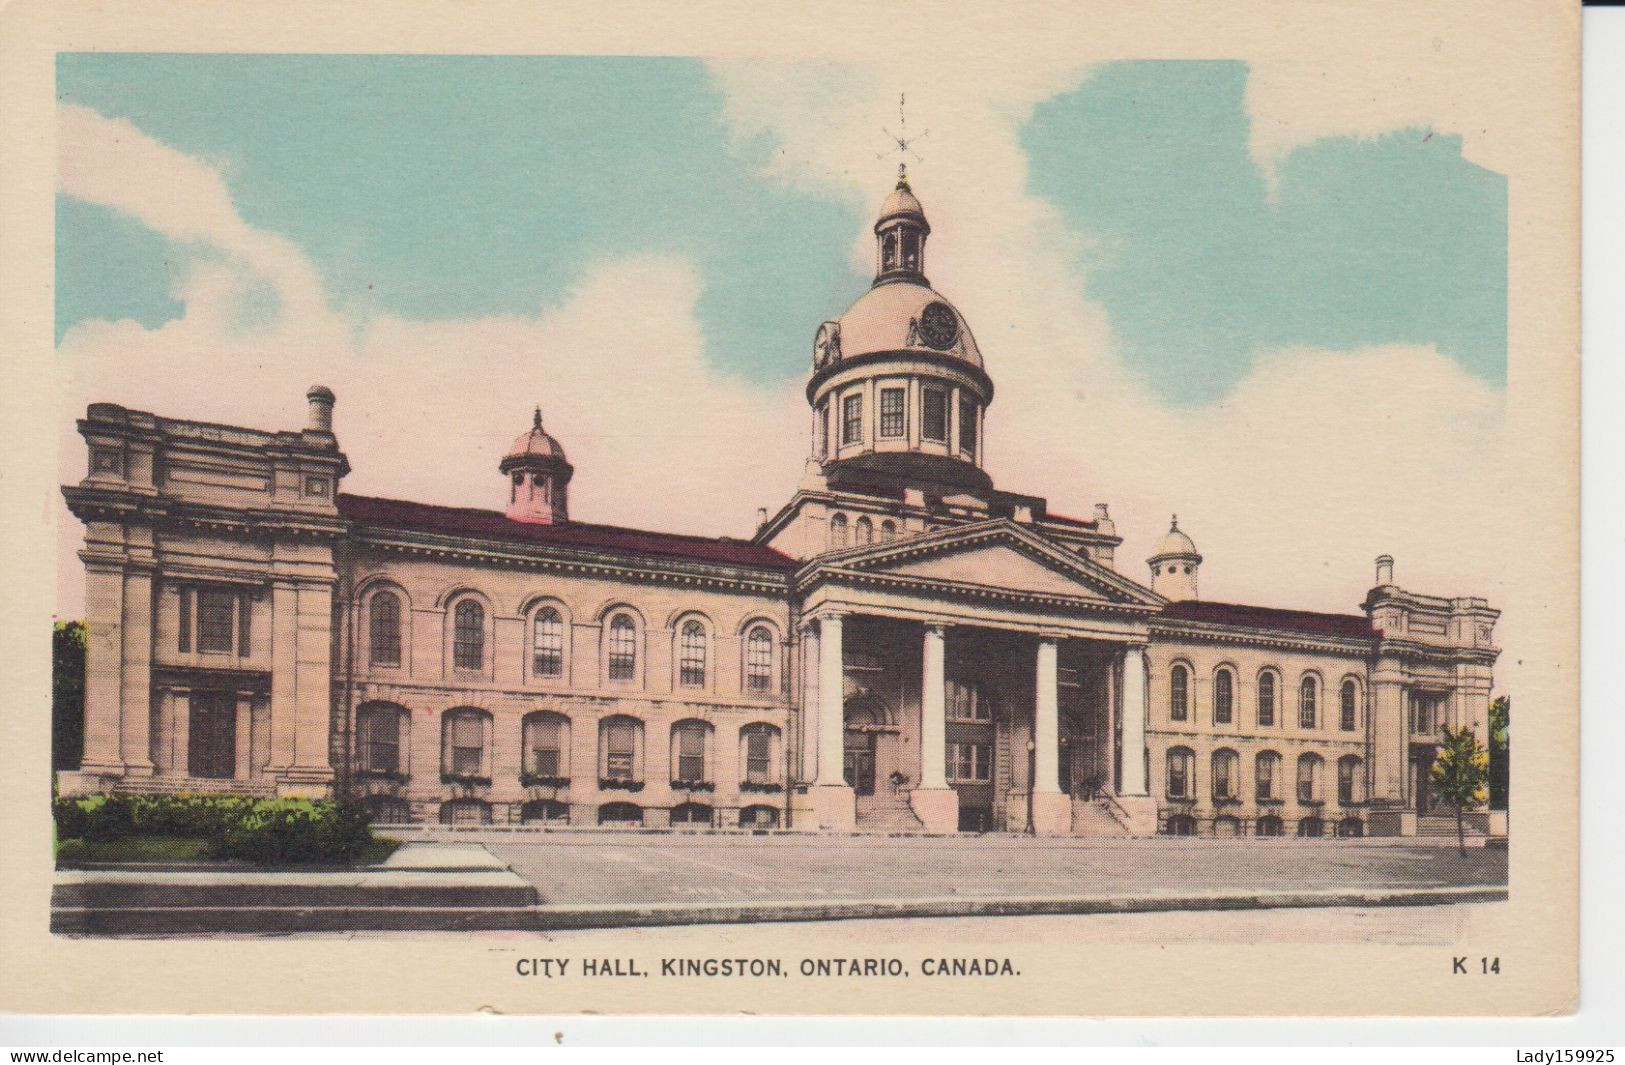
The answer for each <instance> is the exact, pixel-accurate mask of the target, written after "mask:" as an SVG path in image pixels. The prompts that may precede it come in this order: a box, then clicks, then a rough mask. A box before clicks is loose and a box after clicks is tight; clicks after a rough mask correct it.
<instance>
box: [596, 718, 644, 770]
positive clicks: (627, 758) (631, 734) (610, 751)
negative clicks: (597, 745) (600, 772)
mask: <svg viewBox="0 0 1625 1065" xmlns="http://www.w3.org/2000/svg"><path fill="white" fill-rule="evenodd" d="M636 743H637V732H636V730H635V729H633V727H632V726H631V725H625V724H613V725H609V726H606V727H605V729H604V770H605V775H606V776H607V777H608V778H609V779H610V780H631V779H632V757H633V755H634V754H635V753H636V748H635V744H636Z"/></svg>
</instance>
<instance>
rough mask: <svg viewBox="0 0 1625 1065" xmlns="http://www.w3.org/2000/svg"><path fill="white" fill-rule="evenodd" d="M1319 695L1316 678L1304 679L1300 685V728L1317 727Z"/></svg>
mask: <svg viewBox="0 0 1625 1065" xmlns="http://www.w3.org/2000/svg"><path fill="white" fill-rule="evenodd" d="M1319 694H1320V692H1319V689H1318V688H1317V686H1316V684H1315V678H1314V677H1305V678H1303V680H1302V682H1300V683H1299V684H1298V727H1299V728H1314V727H1315V712H1316V706H1315V704H1316V702H1317V701H1318V697H1319Z"/></svg>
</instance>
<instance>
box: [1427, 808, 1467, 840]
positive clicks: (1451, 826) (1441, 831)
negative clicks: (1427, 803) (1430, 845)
mask: <svg viewBox="0 0 1625 1065" xmlns="http://www.w3.org/2000/svg"><path fill="white" fill-rule="evenodd" d="M1466 829H1467V832H1466V835H1467V838H1468V839H1477V838H1480V837H1482V836H1483V835H1484V833H1483V832H1481V831H1478V830H1477V829H1475V828H1474V827H1473V826H1472V824H1471V823H1469V824H1468V825H1467V826H1466ZM1416 834H1417V835H1418V836H1430V837H1434V838H1438V837H1443V836H1449V837H1450V838H1452V839H1454V838H1455V835H1456V819H1455V818H1454V817H1440V816H1438V815H1436V814H1429V815H1428V816H1426V817H1418V818H1417V819H1416Z"/></svg>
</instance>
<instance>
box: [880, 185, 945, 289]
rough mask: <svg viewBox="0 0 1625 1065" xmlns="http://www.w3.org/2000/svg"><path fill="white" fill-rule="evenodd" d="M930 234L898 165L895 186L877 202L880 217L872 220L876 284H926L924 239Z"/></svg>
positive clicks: (923, 216)
mask: <svg viewBox="0 0 1625 1065" xmlns="http://www.w3.org/2000/svg"><path fill="white" fill-rule="evenodd" d="M930 234H931V223H929V222H927V221H926V220H925V209H924V208H923V207H921V206H920V201H919V200H918V199H917V198H915V196H914V190H913V189H911V188H909V184H908V172H907V171H906V170H905V169H904V168H903V167H902V166H899V167H898V168H897V187H896V188H894V189H893V190H892V193H891V195H890V196H887V197H886V202H885V203H883V204H881V205H880V217H879V218H878V219H876V220H875V284H877V285H883V284H886V283H887V282H890V281H913V282H916V283H917V284H921V285H923V284H926V280H925V238H926V237H927V236H929V235H930Z"/></svg>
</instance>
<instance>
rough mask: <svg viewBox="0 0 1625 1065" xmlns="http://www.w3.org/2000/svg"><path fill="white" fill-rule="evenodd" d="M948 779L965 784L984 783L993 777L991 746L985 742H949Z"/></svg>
mask: <svg viewBox="0 0 1625 1065" xmlns="http://www.w3.org/2000/svg"><path fill="white" fill-rule="evenodd" d="M947 754H948V765H947V770H948V779H949V780H955V781H959V782H961V783H967V784H986V783H988V782H989V781H991V780H992V779H993V748H992V746H991V745H990V744H986V743H950V744H948V749H947Z"/></svg>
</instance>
